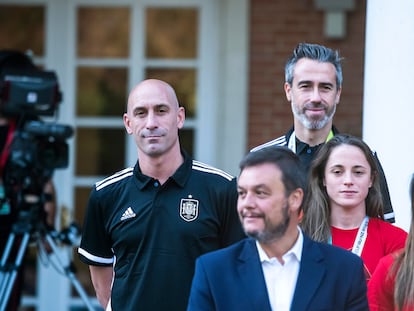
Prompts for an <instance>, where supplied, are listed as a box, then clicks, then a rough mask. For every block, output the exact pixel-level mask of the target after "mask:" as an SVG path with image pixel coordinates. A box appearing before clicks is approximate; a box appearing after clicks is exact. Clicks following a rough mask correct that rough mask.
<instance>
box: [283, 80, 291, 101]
mask: <svg viewBox="0 0 414 311" xmlns="http://www.w3.org/2000/svg"><path fill="white" fill-rule="evenodd" d="M284 89H285V94H286V99H287V100H288V102H290V101H291V98H292V96H291V95H290V92H291V91H292V87H291V85H290V84H289V83H287V82H285V84H284Z"/></svg>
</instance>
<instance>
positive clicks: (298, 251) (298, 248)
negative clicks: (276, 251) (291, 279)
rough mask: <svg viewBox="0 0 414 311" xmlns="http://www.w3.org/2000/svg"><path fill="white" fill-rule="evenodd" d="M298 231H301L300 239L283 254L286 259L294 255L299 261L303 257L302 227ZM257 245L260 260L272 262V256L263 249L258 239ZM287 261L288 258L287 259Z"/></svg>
mask: <svg viewBox="0 0 414 311" xmlns="http://www.w3.org/2000/svg"><path fill="white" fill-rule="evenodd" d="M298 231H299V236H298V239H297V240H296V242H295V244H293V246H292V248H291V249H289V250H288V251H287V252H286V253H285V254H284V255H283V257H282V258H283V259H284V260H285V259H286V258H288V257H290V256H294V257H295V258H296V259H297V261H299V262H300V260H301V258H302V249H303V233H302V230H300V228H299V227H298ZM256 247H257V251H258V252H259V258H260V262H261V263H263V262H265V261H268V262H270V261H271V260H272V258H269V256H267V254H266V252H265V251H264V250H263V248H262V247H261V246H260V243H259V242H258V241H257V240H256ZM285 262H286V260H285Z"/></svg>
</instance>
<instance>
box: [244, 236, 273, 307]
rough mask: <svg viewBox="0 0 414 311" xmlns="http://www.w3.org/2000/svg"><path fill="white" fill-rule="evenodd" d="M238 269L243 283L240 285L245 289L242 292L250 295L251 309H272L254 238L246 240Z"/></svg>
mask: <svg viewBox="0 0 414 311" xmlns="http://www.w3.org/2000/svg"><path fill="white" fill-rule="evenodd" d="M237 271H238V273H239V277H240V280H241V283H242V284H241V286H240V287H241V288H243V289H244V290H243V292H241V293H240V294H241V295H247V296H248V297H249V302H251V308H250V309H251V310H261V311H262V310H263V311H271V307H270V302H269V296H268V294H267V288H266V282H265V279H264V275H263V270H262V265H261V263H260V259H259V254H258V253H257V248H256V243H255V241H254V240H253V239H250V238H249V239H246V240H245V243H244V247H243V248H242V249H241V252H240V255H239V257H238V262H237ZM247 309H249V308H246V310H247Z"/></svg>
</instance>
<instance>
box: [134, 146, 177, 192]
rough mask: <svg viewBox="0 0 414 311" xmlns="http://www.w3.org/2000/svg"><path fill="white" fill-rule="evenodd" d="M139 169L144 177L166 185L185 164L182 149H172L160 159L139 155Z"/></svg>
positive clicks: (159, 157)
mask: <svg viewBox="0 0 414 311" xmlns="http://www.w3.org/2000/svg"><path fill="white" fill-rule="evenodd" d="M138 159H139V167H140V169H141V172H142V173H143V174H144V175H147V176H150V177H152V178H154V179H157V180H158V181H159V182H160V183H161V184H164V183H165V182H166V181H167V180H168V178H170V177H171V176H172V175H174V173H175V171H177V169H178V168H179V167H180V166H181V164H182V163H183V162H184V158H183V156H182V155H181V152H180V149H179V148H178V149H174V148H173V149H172V150H170V151H169V152H168V153H167V154H163V155H161V156H158V157H150V156H147V155H146V154H143V153H139V155H138Z"/></svg>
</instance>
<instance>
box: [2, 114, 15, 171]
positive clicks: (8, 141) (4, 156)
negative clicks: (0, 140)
mask: <svg viewBox="0 0 414 311" xmlns="http://www.w3.org/2000/svg"><path fill="white" fill-rule="evenodd" d="M15 129H16V122H15V121H14V120H10V121H9V130H8V131H7V137H6V143H5V144H4V148H3V151H2V153H1V157H0V176H3V169H4V167H5V166H6V162H7V158H8V157H9V153H10V146H11V143H12V140H13V135H14V130H15Z"/></svg>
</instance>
